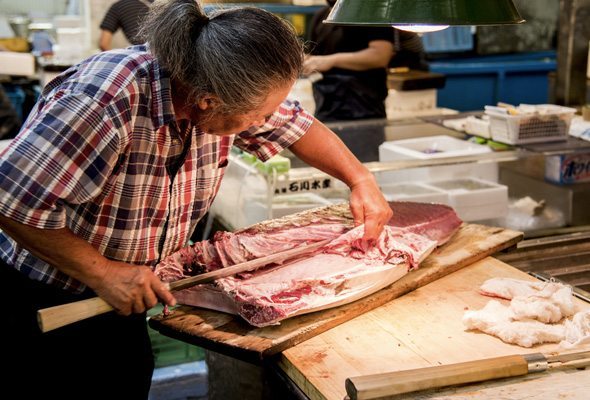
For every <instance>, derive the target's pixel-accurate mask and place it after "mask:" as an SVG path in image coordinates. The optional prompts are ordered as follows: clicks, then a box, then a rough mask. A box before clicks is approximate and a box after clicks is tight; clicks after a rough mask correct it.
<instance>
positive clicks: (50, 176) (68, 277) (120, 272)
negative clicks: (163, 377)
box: [0, 0, 391, 399]
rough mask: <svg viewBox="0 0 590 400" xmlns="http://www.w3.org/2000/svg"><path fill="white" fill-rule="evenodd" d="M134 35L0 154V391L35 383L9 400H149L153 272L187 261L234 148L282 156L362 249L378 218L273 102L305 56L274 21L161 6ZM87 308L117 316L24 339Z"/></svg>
mask: <svg viewBox="0 0 590 400" xmlns="http://www.w3.org/2000/svg"><path fill="white" fill-rule="evenodd" d="M179 21H182V23H179ZM144 35H145V38H146V40H147V43H148V44H146V45H143V46H135V47H130V48H128V49H125V50H119V51H111V52H105V53H101V54H98V55H95V56H93V57H91V58H89V59H87V60H85V61H83V62H81V63H80V64H78V65H76V66H74V67H72V68H70V69H69V70H67V71H65V72H64V73H63V74H62V75H60V76H59V77H58V78H57V79H55V80H54V81H52V82H50V83H49V84H48V85H47V86H46V87H45V88H44V90H43V93H42V95H41V98H40V99H39V101H38V103H37V105H36V107H35V109H34V110H33V111H32V112H31V114H30V116H29V118H28V119H27V121H26V122H25V124H24V125H23V127H22V130H21V132H20V134H19V135H18V136H17V138H15V139H14V140H13V142H12V143H11V144H10V146H9V147H8V148H7V149H6V150H4V152H3V153H2V154H0V171H1V174H0V227H1V228H2V232H1V233H0V261H1V262H0V264H1V265H0V273H1V279H2V282H3V283H4V286H5V290H3V291H2V299H4V301H5V303H6V304H10V305H11V307H12V309H11V310H9V312H7V313H5V314H7V316H6V319H8V321H6V319H5V321H6V323H7V324H8V326H10V327H11V329H5V330H4V332H3V335H4V336H6V338H5V342H4V343H5V344H7V343H10V344H11V345H10V346H11V349H9V351H8V355H7V356H6V355H5V357H4V359H5V360H8V362H9V363H11V364H12V365H13V367H11V372H10V373H9V375H8V377H9V379H8V381H12V382H17V381H18V379H22V378H23V377H24V378H25V379H27V377H28V376H34V379H35V380H36V381H37V383H38V384H36V385H20V386H19V392H20V393H21V394H23V396H24V394H25V393H28V394H33V393H34V392H35V391H36V390H40V391H41V392H42V394H43V395H44V396H49V397H52V395H55V397H56V398H62V399H63V398H68V397H69V396H70V395H69V394H68V393H69V392H67V393H66V392H64V391H63V387H61V386H60V385H58V384H57V382H58V381H59V379H63V378H66V379H68V384H69V385H70V386H71V389H72V390H71V396H72V397H78V396H79V395H80V393H79V392H76V391H75V390H73V388H74V387H82V388H85V390H87V391H88V393H90V395H89V396H90V398H95V397H96V398H106V397H113V396H115V395H116V396H117V397H118V398H146V397H147V394H148V391H149V386H150V380H151V374H152V371H153V356H152V354H151V347H150V343H149V338H148V336H147V329H146V323H145V311H146V310H147V309H149V308H151V307H153V306H154V305H156V303H157V302H158V301H161V302H163V303H165V304H167V305H174V304H175V299H174V297H173V296H172V294H171V293H170V292H169V291H168V290H167V289H166V287H165V286H164V284H163V283H162V282H160V281H159V280H158V279H157V277H156V276H155V275H154V274H153V272H152V267H154V266H155V265H156V264H157V263H158V262H159V260H160V259H162V258H163V257H165V256H167V255H169V254H171V253H172V252H174V251H176V250H178V249H180V248H181V247H183V246H185V245H187V243H188V240H189V237H190V235H191V233H192V232H193V231H194V229H195V227H196V224H197V222H198V221H199V219H200V218H201V217H202V216H203V215H204V214H205V213H206V211H207V210H208V208H209V206H210V205H211V202H212V201H213V199H214V197H215V194H216V192H217V189H218V187H219V183H220V181H221V179H222V177H223V172H224V169H225V166H226V165H227V156H228V152H229V150H230V147H231V146H232V145H237V146H239V147H240V148H242V149H244V150H246V151H248V152H251V153H254V154H256V156H258V157H259V158H260V159H262V160H266V159H268V158H269V157H271V156H273V155H275V154H277V153H278V152H280V151H281V150H282V149H284V148H286V147H289V148H290V149H291V150H292V151H293V152H294V153H295V154H296V155H297V156H299V157H300V158H302V159H303V160H304V161H306V162H307V163H308V164H310V165H312V166H316V167H318V168H320V169H322V170H324V171H326V172H327V173H329V174H331V175H333V176H335V177H336V178H338V179H340V180H342V181H344V182H345V183H347V184H348V185H349V186H350V188H351V199H350V202H351V209H352V211H353V215H354V216H355V219H356V220H357V222H358V223H361V222H364V223H365V225H366V231H365V232H366V234H365V239H366V240H373V239H376V237H377V236H378V235H379V233H380V231H381V229H382V227H383V225H384V224H385V223H386V222H387V220H388V219H389V218H390V216H391V211H390V209H389V207H388V205H387V202H386V201H385V200H384V199H383V196H382V195H381V193H380V191H379V188H378V186H377V185H376V183H375V180H374V178H373V176H372V175H371V174H370V173H369V172H368V171H367V170H366V168H365V167H363V166H362V164H360V163H359V161H358V160H356V158H355V157H354V156H353V155H352V154H351V153H350V151H349V150H348V149H347V148H346V147H345V146H344V145H343V144H342V142H341V141H340V140H339V139H338V138H337V137H336V136H335V135H334V134H333V133H332V132H331V131H329V130H328V129H327V128H326V127H325V126H324V125H322V124H321V123H320V122H318V121H317V120H314V118H313V117H312V116H311V115H309V114H308V113H306V112H305V111H304V110H303V109H301V107H300V106H299V104H298V103H296V102H290V101H287V100H285V98H286V96H287V94H288V93H289V91H290V89H291V86H292V85H293V83H294V82H295V79H296V78H297V77H298V75H299V73H300V71H301V68H302V60H303V50H302V45H301V43H300V41H299V40H298V39H297V37H296V35H295V33H294V32H293V30H292V29H291V28H290V27H289V26H288V25H287V24H286V23H284V22H283V21H282V20H281V19H280V18H278V17H276V16H274V15H272V14H270V13H268V12H265V11H262V10H260V9H254V8H244V9H233V10H226V11H219V12H217V13H216V14H214V16H213V17H212V18H211V19H209V18H208V17H207V16H205V15H204V13H203V12H202V10H201V9H200V7H199V6H198V4H197V3H195V2H194V1H193V0H171V1H168V2H161V3H158V2H156V5H155V6H153V7H152V10H151V12H150V15H148V18H147V22H146V24H145V26H144ZM96 295H98V296H100V297H101V298H102V299H104V300H105V301H106V302H108V303H109V304H110V305H111V306H113V308H114V309H115V310H116V311H117V314H115V313H113V314H107V315H103V316H100V317H96V318H93V319H91V320H87V321H82V322H79V323H77V324H74V325H71V326H67V327H64V328H60V329H59V330H56V331H53V332H50V333H47V334H41V333H40V332H39V330H38V328H37V327H36V321H35V315H36V314H35V312H36V310H38V309H40V308H46V307H49V306H52V305H57V304H62V303H67V302H71V301H77V300H80V299H84V298H89V297H92V296H96ZM62 364H63V365H62ZM58 366H59V367H58ZM98 382H101V383H100V384H99V383H98ZM72 385H73V386H72ZM29 392H31V393H29ZM25 397H27V396H25ZM83 397H84V398H88V396H86V395H85V396H83Z"/></svg>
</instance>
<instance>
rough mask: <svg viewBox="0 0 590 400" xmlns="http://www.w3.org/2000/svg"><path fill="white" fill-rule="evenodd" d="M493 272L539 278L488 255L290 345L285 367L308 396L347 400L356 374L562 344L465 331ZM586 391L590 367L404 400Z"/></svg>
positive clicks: (572, 395)
mask: <svg viewBox="0 0 590 400" xmlns="http://www.w3.org/2000/svg"><path fill="white" fill-rule="evenodd" d="M492 277H511V278H517V279H528V280H533V278H532V277H530V276H529V275H527V274H526V273H524V272H522V271H520V270H517V269H516V268H513V267H511V266H509V265H508V264H505V263H503V262H501V261H498V260H496V259H494V258H492V257H487V258H485V259H483V260H481V261H478V262H476V263H474V264H472V265H470V266H468V267H465V268H463V269H461V270H459V271H456V272H454V273H452V274H450V275H447V276H445V277H442V278H440V279H438V280H436V281H434V282H431V283H429V284H428V285H425V286H423V287H421V288H419V289H417V290H415V291H413V292H410V293H408V294H406V295H404V296H402V297H399V298H397V299H394V300H392V301H390V302H389V303H387V304H385V305H382V306H381V307H379V308H376V309H374V310H372V311H369V312H367V313H364V314H363V315H360V316H358V317H356V318H354V319H352V320H350V321H348V322H346V323H344V324H342V325H339V326H337V327H334V328H332V329H330V330H328V331H326V332H323V333H321V334H319V335H317V336H315V337H313V338H311V339H309V340H307V341H305V342H303V343H300V344H298V345H296V346H294V347H292V348H290V349H288V350H285V351H284V352H283V353H282V354H281V356H280V359H279V361H278V363H279V366H280V367H281V369H282V370H283V371H284V372H285V373H286V374H287V375H288V376H289V377H290V378H291V379H292V380H293V381H294V382H295V383H296V384H297V386H298V387H299V388H301V389H302V391H303V392H304V393H305V394H306V395H307V396H308V397H309V398H311V399H330V400H332V399H334V400H342V399H343V398H344V396H345V395H346V391H345V388H344V381H345V380H346V378H349V377H353V376H360V375H366V374H375V373H382V372H390V371H397V370H407V369H415V368H423V367H429V366H434V365H440V364H450V363H457V362H463V361H471V360H477V359H484V358H492V357H498V356H502V355H510V354H526V353H537V352H551V351H555V350H556V349H557V348H558V346H557V344H546V345H542V346H535V347H533V348H530V349H527V348H523V347H519V346H515V345H510V344H506V343H504V342H502V341H501V340H500V339H497V338H495V337H493V336H489V335H486V334H483V333H480V332H473V331H465V330H464V328H463V325H462V322H461V318H462V316H463V314H464V312H465V311H466V310H473V309H480V308H482V307H483V306H484V305H485V304H486V303H487V302H488V301H489V300H490V298H489V297H485V296H482V295H480V294H478V293H477V289H478V287H479V286H480V285H481V283H483V282H484V281H485V280H486V279H489V278H492ZM576 302H577V306H578V308H579V309H586V308H590V304H588V303H584V302H582V301H580V300H576ZM588 393H590V370H583V371H577V370H573V371H561V372H552V373H539V374H532V375H528V376H525V377H522V378H514V379H504V380H499V381H493V382H486V383H483V384H480V385H470V386H463V387H461V388H458V389H450V390H446V391H443V392H440V391H439V392H429V393H421V394H416V393H414V394H411V395H409V396H406V397H404V398H413V399H414V398H424V399H425V398H436V399H439V398H449V399H458V398H461V399H475V398H478V399H479V398H485V399H499V398H504V399H516V398H529V396H530V398H535V399H539V398H543V399H557V398H560V399H561V398H564V399H586V398H589V397H588V396H589V395H588Z"/></svg>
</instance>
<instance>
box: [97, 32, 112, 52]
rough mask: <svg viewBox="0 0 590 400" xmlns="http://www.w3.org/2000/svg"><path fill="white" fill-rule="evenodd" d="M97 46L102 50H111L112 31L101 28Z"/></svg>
mask: <svg viewBox="0 0 590 400" xmlns="http://www.w3.org/2000/svg"><path fill="white" fill-rule="evenodd" d="M98 47H99V48H100V50H102V51H107V50H111V49H112V48H113V32H111V31H107V30H106V29H102V30H101V31H100V37H99V39H98Z"/></svg>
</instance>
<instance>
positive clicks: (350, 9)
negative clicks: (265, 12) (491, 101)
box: [324, 0, 524, 32]
mask: <svg viewBox="0 0 590 400" xmlns="http://www.w3.org/2000/svg"><path fill="white" fill-rule="evenodd" d="M522 22H524V19H523V18H522V17H521V16H520V14H519V13H518V10H517V9H516V7H515V6H514V4H513V2H512V0H338V1H336V4H334V6H333V7H332V11H331V12H330V14H329V15H328V17H327V18H326V20H324V23H327V24H338V25H358V26H394V27H396V28H399V29H406V30H411V31H415V32H423V31H433V30H440V29H444V28H446V27H448V26H449V25H504V24H519V23H522Z"/></svg>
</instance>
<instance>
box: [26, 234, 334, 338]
mask: <svg viewBox="0 0 590 400" xmlns="http://www.w3.org/2000/svg"><path fill="white" fill-rule="evenodd" d="M331 240H332V239H325V240H322V241H319V242H315V243H312V244H309V245H305V246H299V247H296V248H294V249H289V250H286V251H281V252H279V253H275V254H271V255H268V256H265V257H260V258H256V259H254V260H250V261H246V262H243V263H240V264H236V265H232V266H230V267H226V268H220V269H218V270H215V271H211V272H206V273H204V274H200V275H196V276H192V277H190V278H185V279H180V280H178V281H175V282H171V283H169V284H168V289H169V290H171V291H174V290H181V289H186V288H189V287H191V286H195V285H199V284H201V283H209V282H213V281H214V280H216V279H219V278H225V277H228V276H231V275H235V274H239V273H241V272H247V271H254V270H256V269H258V268H260V267H263V266H265V265H268V264H271V263H279V264H280V263H282V262H284V261H285V260H288V259H291V258H293V257H296V256H299V255H302V254H306V253H310V252H312V251H314V250H317V249H319V248H320V247H322V246H325V245H326V244H327V243H329V242H330V241H331ZM112 310H113V307H111V306H110V305H109V304H108V303H107V302H106V301H104V300H103V299H101V298H100V297H93V298H90V299H86V300H81V301H75V302H73V303H68V304H62V305H59V306H54V307H49V308H43V309H41V310H39V311H37V322H38V324H39V328H40V329H41V332H48V331H51V330H53V329H57V328H60V327H62V326H65V325H69V324H71V323H74V322H78V321H81V320H84V319H86V318H90V317H94V316H96V315H100V314H104V313H106V312H109V311H112Z"/></svg>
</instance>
